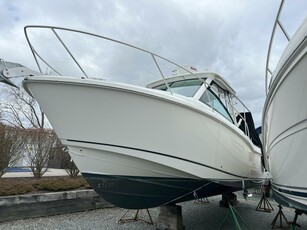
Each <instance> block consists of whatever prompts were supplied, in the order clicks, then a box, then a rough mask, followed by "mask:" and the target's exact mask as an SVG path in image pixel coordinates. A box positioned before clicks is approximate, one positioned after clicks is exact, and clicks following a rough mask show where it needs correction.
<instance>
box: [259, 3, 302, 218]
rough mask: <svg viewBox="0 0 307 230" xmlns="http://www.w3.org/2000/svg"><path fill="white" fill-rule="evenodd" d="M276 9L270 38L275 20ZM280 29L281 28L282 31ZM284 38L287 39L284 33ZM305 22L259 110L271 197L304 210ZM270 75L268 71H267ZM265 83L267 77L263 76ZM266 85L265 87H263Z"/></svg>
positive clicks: (294, 36) (280, 62)
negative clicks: (269, 175) (262, 106)
mask: <svg viewBox="0 0 307 230" xmlns="http://www.w3.org/2000/svg"><path fill="white" fill-rule="evenodd" d="M281 8H282V5H281V7H280V9H279V12H278V15H277V19H276V22H275V26H274V29H273V33H272V38H271V42H270V46H269V52H268V60H267V69H268V62H269V56H270V50H271V44H272V41H273V38H274V31H275V27H276V25H282V24H281V23H280V21H279V15H280V12H281ZM283 30H284V28H283ZM285 35H286V37H289V36H288V35H287V34H286V33H285ZM306 54H307V19H305V20H304V22H303V23H302V25H301V26H300V27H299V28H298V30H297V31H296V33H295V34H294V35H293V36H292V38H291V39H290V38H289V43H288V45H287V47H286V49H285V50H284V52H283V54H282V56H281V58H280V60H279V62H278V64H277V66H276V69H275V71H274V72H273V73H272V76H271V81H270V85H269V86H268V92H267V98H266V102H265V105H264V109H263V135H262V136H263V145H264V154H265V161H266V164H267V167H268V169H269V171H270V173H271V176H272V188H273V194H274V198H275V199H276V200H277V201H278V202H279V203H280V204H283V205H286V206H289V207H293V208H295V209H299V210H302V211H305V212H306V211H307V179H306V164H307V154H306V151H307V103H306V101H305V100H306V98H307V68H306V66H307V55H306ZM268 72H271V71H267V73H268ZM266 80H267V81H268V78H267V77H266ZM266 85H267V84H266Z"/></svg>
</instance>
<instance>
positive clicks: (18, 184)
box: [0, 176, 90, 196]
mask: <svg viewBox="0 0 307 230" xmlns="http://www.w3.org/2000/svg"><path fill="white" fill-rule="evenodd" d="M82 188H90V187H89V185H88V184H87V182H86V181H85V179H84V178H83V177H82V176H78V177H76V178H71V177H44V178H41V179H34V178H0V196H12V195H21V194H28V193H42V192H46V191H47V192H48V191H49V192H56V191H67V190H73V189H82Z"/></svg>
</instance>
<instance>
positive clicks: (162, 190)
mask: <svg viewBox="0 0 307 230" xmlns="http://www.w3.org/2000/svg"><path fill="white" fill-rule="evenodd" d="M44 28H46V27H44ZM50 28H51V29H52V30H63V29H64V28H56V27H50ZM65 30H66V29H65ZM70 31H71V30H70ZM73 32H76V31H73ZM78 32H80V31H78ZM82 33H84V32H82ZM95 36H98V35H95ZM104 39H107V38H104ZM109 40H112V41H114V40H113V39H109ZM121 44H123V45H127V44H124V43H121ZM128 46H129V47H132V48H136V49H138V50H141V51H143V52H145V53H148V54H149V55H151V56H152V57H153V59H154V61H155V63H156V65H157V67H158V68H159V65H158V64H157V62H156V58H162V57H160V56H158V55H156V54H153V53H151V52H149V51H145V50H143V49H140V48H137V47H133V46H131V45H128ZM30 47H31V48H32V51H33V54H34V55H36V51H35V50H34V49H33V46H32V45H30ZM162 59H163V60H166V61H168V60H167V59H165V58H162ZM170 63H172V64H174V63H173V62H170ZM175 65H176V66H177V70H176V71H175V72H173V76H171V77H169V78H164V77H163V76H164V75H163V74H162V77H163V78H164V79H162V80H159V81H156V82H153V83H151V84H149V85H147V87H139V86H134V85H128V84H123V83H115V82H110V81H106V80H99V79H92V78H71V77H65V76H46V75H41V76H38V75H35V76H28V77H26V78H25V79H24V80H23V87H24V88H25V90H26V91H27V92H28V93H29V94H30V95H32V96H33V97H35V98H36V99H37V101H38V103H39V105H40V106H41V107H42V109H43V110H44V112H45V114H46V115H47V117H48V119H49V121H50V123H51V125H52V126H53V128H54V129H55V131H56V133H57V135H58V137H59V138H60V140H61V142H62V143H63V144H64V145H67V146H68V149H69V154H70V155H71V157H72V159H73V160H74V162H75V163H76V165H77V166H78V168H79V170H80V171H81V173H82V175H83V176H84V177H85V179H86V180H87V181H88V182H89V184H90V185H91V186H92V187H93V188H94V190H95V191H96V192H97V193H98V194H100V195H101V196H102V197H103V198H104V199H105V200H107V201H109V202H110V203H112V204H114V205H116V206H119V207H123V208H129V209H141V208H150V207H156V206H161V205H165V204H169V203H178V202H182V201H186V200H192V199H195V198H202V197H209V196H213V195H217V194H222V193H227V192H233V191H238V190H242V189H247V188H249V187H253V186H258V185H260V184H261V183H262V182H263V180H264V179H265V173H264V170H263V166H262V162H261V157H262V154H261V149H260V148H259V147H258V146H256V145H255V144H254V143H256V144H258V145H261V144H260V141H259V139H257V137H258V136H257V135H255V130H254V124H253V121H252V117H251V114H250V113H249V112H248V110H247V109H246V108H245V107H244V106H243V104H242V103H241V102H240V100H239V99H238V98H237V97H236V95H235V91H234V90H233V89H232V88H231V86H230V85H229V84H228V83H227V81H226V80H225V79H223V78H222V77H221V76H219V75H218V74H216V73H212V72H197V71H196V69H195V68H193V67H192V68H188V67H180V66H179V65H177V64H175ZM159 70H161V68H159ZM239 106H241V108H242V111H239V110H238V107H239ZM240 112H241V113H240ZM253 142H254V143H253Z"/></svg>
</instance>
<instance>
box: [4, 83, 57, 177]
mask: <svg viewBox="0 0 307 230" xmlns="http://www.w3.org/2000/svg"><path fill="white" fill-rule="evenodd" d="M6 95H7V100H6V101H5V102H4V103H2V104H1V107H2V111H3V116H2V117H1V120H2V121H4V122H6V123H8V124H10V125H12V126H14V127H18V128H20V129H23V130H25V132H26V133H27V141H26V145H25V151H26V155H27V161H28V163H29V166H30V168H31V169H32V172H33V175H34V177H38V178H40V177H41V176H42V175H43V174H44V173H45V172H46V171H47V169H48V164H47V163H48V160H49V157H50V156H49V154H50V153H51V152H52V151H53V149H52V147H53V146H54V144H55V141H56V139H57V138H56V135H55V133H54V132H53V131H52V132H51V131H50V129H48V128H49V127H50V125H49V123H48V122H46V117H45V114H44V112H43V111H42V109H41V108H40V107H39V106H38V104H37V102H36V101H35V99H34V98H32V97H30V96H29V95H28V94H27V93H26V92H25V91H24V90H23V89H17V88H12V87H10V88H9V87H7V90H6Z"/></svg>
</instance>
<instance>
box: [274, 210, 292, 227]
mask: <svg viewBox="0 0 307 230" xmlns="http://www.w3.org/2000/svg"><path fill="white" fill-rule="evenodd" d="M278 207H279V210H278V212H277V214H276V216H275V217H274V220H273V221H272V223H271V226H272V228H279V229H283V228H286V229H288V228H289V222H288V220H287V218H286V216H285V214H284V213H283V211H282V206H281V205H278ZM278 218H279V226H277V225H276V222H277V220H278ZM283 220H284V221H285V223H286V226H284V227H283Z"/></svg>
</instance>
